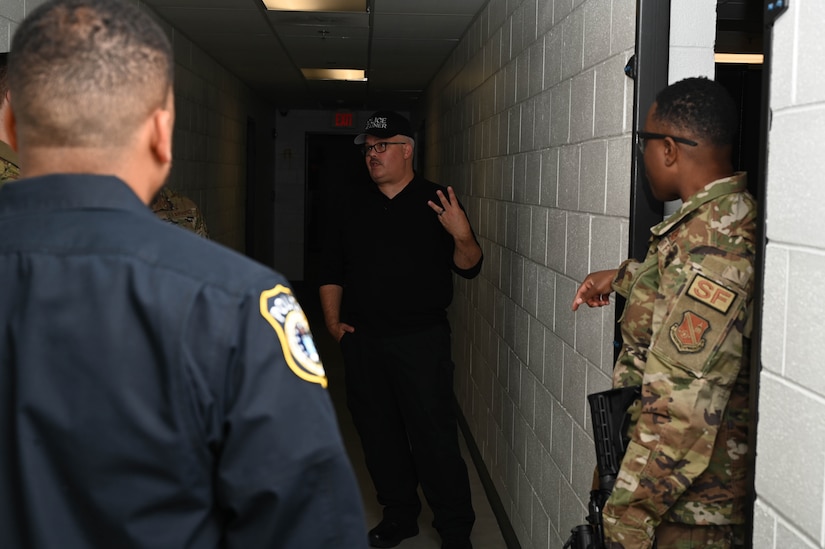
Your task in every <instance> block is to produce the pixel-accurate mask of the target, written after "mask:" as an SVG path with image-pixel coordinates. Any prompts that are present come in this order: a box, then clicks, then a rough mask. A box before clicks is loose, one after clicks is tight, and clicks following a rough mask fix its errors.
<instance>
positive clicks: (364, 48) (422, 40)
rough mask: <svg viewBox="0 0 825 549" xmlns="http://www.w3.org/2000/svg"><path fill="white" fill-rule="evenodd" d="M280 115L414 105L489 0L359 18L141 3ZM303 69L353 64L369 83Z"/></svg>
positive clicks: (379, 7) (398, 8) (218, 3)
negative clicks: (312, 75)
mask: <svg viewBox="0 0 825 549" xmlns="http://www.w3.org/2000/svg"><path fill="white" fill-rule="evenodd" d="M143 2H144V3H145V4H147V5H148V6H150V7H152V8H153V9H154V10H155V11H156V12H157V13H158V14H159V15H160V16H161V17H162V18H163V19H165V20H166V21H168V22H169V23H171V24H172V25H173V26H174V27H175V28H176V29H177V30H178V31H179V32H181V33H183V34H184V35H185V36H186V37H187V38H189V39H190V40H191V41H192V42H193V43H194V44H196V45H197V46H198V47H199V48H201V49H202V50H203V51H205V52H206V53H207V54H208V55H209V56H210V57H212V58H214V59H215V60H216V61H217V62H218V63H219V64H221V65H222V66H224V67H226V68H227V69H228V70H229V71H230V72H232V73H233V74H235V75H236V76H237V77H238V78H239V79H240V80H242V81H243V82H245V83H246V84H247V85H248V86H249V87H250V88H252V89H253V90H254V91H256V92H258V93H260V94H261V95H263V96H264V97H267V98H269V99H270V100H271V101H272V103H273V104H274V105H275V106H277V107H278V108H280V109H295V108H304V109H316V108H320V109H353V110H358V109H364V110H375V109H381V108H393V109H398V110H406V109H409V108H410V107H412V106H414V105H415V103H416V102H417V101H418V100H419V98H420V97H421V96H422V93H423V90H424V89H425V88H426V87H427V84H428V83H429V82H430V80H431V79H432V78H433V76H434V75H435V74H436V73H437V72H438V69H439V68H440V67H441V65H442V64H443V63H444V61H445V60H446V59H447V57H448V55H449V54H450V52H452V51H453V49H454V48H455V47H456V46H457V45H458V41H459V40H460V38H461V37H462V35H463V34H464V32H465V30H466V29H467V27H468V26H469V25H470V22H471V21H472V20H473V18H474V17H475V14H476V13H477V12H479V11H480V10H481V8H482V7H483V6H484V4H486V3H487V0H363V2H364V6H365V9H364V11H363V12H362V13H347V12H278V11H267V10H266V8H265V7H264V5H263V1H262V0H143ZM301 68H316V69H318V68H342V69H353V68H356V69H357V68H360V69H366V71H367V77H368V81H367V82H334V81H308V80H306V79H305V78H304V76H303V75H302V73H301V70H300V69H301Z"/></svg>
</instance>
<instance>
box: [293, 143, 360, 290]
mask: <svg viewBox="0 0 825 549" xmlns="http://www.w3.org/2000/svg"><path fill="white" fill-rule="evenodd" d="M353 139H355V135H354V134H353V135H349V134H307V136H306V150H307V155H306V158H307V167H306V179H307V180H306V187H305V188H306V200H305V202H304V203H305V212H304V213H305V215H304V220H305V222H304V243H305V244H304V246H305V249H304V280H305V283H307V284H308V285H314V283H315V280H316V278H317V271H318V258H319V255H320V253H321V245H322V242H323V238H324V236H323V235H324V234H325V233H326V231H328V230H334V227H329V226H328V224H327V220H328V219H329V215H328V214H329V212H330V211H332V209H333V208H335V207H337V205H338V204H340V200H339V197H340V196H342V193H346V192H347V189H348V188H350V186H351V185H352V184H353V183H355V182H361V183H363V182H364V181H365V180H366V179H367V178H368V177H369V174H368V173H367V167H366V164H365V163H364V157H363V155H362V154H361V151H360V150H359V149H358V147H357V146H356V145H355V144H354V143H353Z"/></svg>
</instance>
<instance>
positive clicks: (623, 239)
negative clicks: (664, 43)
mask: <svg viewBox="0 0 825 549" xmlns="http://www.w3.org/2000/svg"><path fill="white" fill-rule="evenodd" d="M635 12H636V2H635V0H578V1H575V2H574V1H572V0H521V1H518V0H515V1H514V0H509V1H507V0H491V1H490V2H489V3H488V4H487V5H486V6H485V7H484V9H483V10H482V11H481V13H479V14H478V15H477V17H476V19H475V20H474V22H473V24H472V26H471V28H470V29H469V31H468V33H467V34H466V35H465V37H464V38H463V39H462V41H461V43H460V44H459V45H458V47H457V48H456V50H455V51H454V52H453V54H452V56H451V57H450V59H449V60H448V62H447V63H446V64H445V66H444V67H443V69H442V70H441V72H440V73H439V75H438V76H437V78H436V79H435V81H434V82H433V83H432V85H431V86H430V88H429V90H428V94H427V107H426V112H425V113H424V119H425V124H426V128H427V130H426V131H427V135H428V148H427V154H426V158H427V170H426V173H427V175H428V176H429V177H430V178H432V179H433V180H435V181H438V182H439V183H442V184H450V185H453V186H454V187H455V188H456V189H457V193H458V195H459V198H460V199H461V200H462V202H463V203H464V205H465V207H466V208H467V210H468V212H469V215H470V217H471V222H472V224H473V226H474V228H475V229H476V232H477V234H478V237H479V240H480V242H481V245H482V248H483V250H484V255H485V263H484V267H483V269H482V274H481V276H480V277H479V278H478V279H476V280H473V281H463V280H459V281H458V282H457V286H456V298H455V301H454V305H453V307H452V308H451V313H450V314H451V322H452V325H453V332H454V349H453V354H454V359H455V361H456V372H457V373H456V392H457V395H458V399H459V402H460V404H461V406H462V409H463V412H464V415H465V417H466V418H467V419H468V422H469V424H470V426H471V430H472V431H473V434H474V438H475V440H476V442H477V444H478V446H479V448H480V450H481V453H482V456H483V459H484V461H485V464H486V466H487V469H488V471H489V472H490V474H491V477H492V479H493V482H494V484H495V486H496V488H497V490H498V493H499V495H500V497H501V499H502V501H503V503H504V506H505V508H506V510H507V512H508V515H509V518H510V521H511V522H512V524H513V526H514V529H515V531H516V534H517V536H518V539H519V542H520V543H521V546H522V547H524V548H536V549H539V548H540V549H545V548H549V547H556V548H557V547H561V545H562V544H563V543H564V540H565V539H566V537H567V535H568V533H569V530H570V528H572V527H573V526H575V525H577V524H581V523H582V522H583V519H584V516H585V514H586V510H585V507H586V502H587V499H588V494H589V490H590V482H591V478H592V471H593V467H594V465H595V457H594V453H593V444H592V436H591V433H590V431H591V428H590V427H589V424H590V418H589V417H588V412H587V409H586V395H587V394H588V393H591V392H596V391H600V390H604V389H607V388H609V386H610V372H611V370H612V362H613V360H612V357H613V352H612V339H613V338H612V333H613V319H614V308H613V306H610V307H605V308H602V309H594V310H586V311H584V310H581V311H579V312H578V313H576V314H574V313H573V312H572V311H571V310H570V304H571V302H572V299H573V296H574V294H575V290H576V288H577V287H578V284H579V282H580V281H581V280H582V279H583V278H584V276H585V275H586V274H587V273H588V272H590V271H592V270H598V269H606V268H613V267H615V266H617V265H618V263H619V262H620V261H621V260H622V259H624V257H626V250H627V244H626V243H627V232H628V223H627V217H628V204H629V183H630V154H631V151H632V143H631V137H630V131H631V124H632V103H633V98H632V90H633V83H632V81H631V80H630V79H628V78H627V77H626V76H625V75H624V72H623V68H624V66H625V64H626V63H627V60H628V59H629V58H630V56H631V54H632V52H633V46H634V39H635Z"/></svg>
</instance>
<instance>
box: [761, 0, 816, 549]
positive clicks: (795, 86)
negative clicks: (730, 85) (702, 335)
mask: <svg viewBox="0 0 825 549" xmlns="http://www.w3.org/2000/svg"><path fill="white" fill-rule="evenodd" d="M789 6H790V7H789V10H788V11H787V12H786V13H785V14H784V15H783V16H782V17H781V18H780V19H779V20H778V21H777V23H776V26H775V27H774V33H773V50H772V55H773V59H772V70H771V94H770V106H771V110H772V112H773V123H772V126H771V129H770V134H769V144H768V164H769V165H768V184H767V197H766V200H765V201H764V202H763V207H766V208H767V237H768V245H767V250H766V258H765V290H764V302H763V311H764V312H763V329H762V367H763V369H762V374H761V380H760V398H759V424H758V431H757V436H758V440H757V454H756V492H757V502H756V512H755V517H754V521H755V533H754V547H759V548H763V549H786V548H789V547H793V548H803V547H806V548H812V547H820V548H821V547H825V485H823V476H824V475H823V471H825V419H823V417H825V374H824V373H823V364H825V358H823V357H824V356H825V353H823V349H822V327H823V325H825V308H823V307H822V306H821V305H820V303H819V302H820V296H822V295H823V291H825V278H823V273H825V236H823V235H825V216H823V215H822V211H821V210H822V205H823V204H825V185H823V183H822V174H823V173H825V156H823V154H822V147H823V145H825V73H824V72H823V70H822V63H823V60H824V59H825V47H823V31H822V25H821V23H822V21H825V4H824V3H823V2H820V1H819V0H797V1H795V2H790V3H789Z"/></svg>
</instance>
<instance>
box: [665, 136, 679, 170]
mask: <svg viewBox="0 0 825 549" xmlns="http://www.w3.org/2000/svg"><path fill="white" fill-rule="evenodd" d="M662 143H663V144H664V146H663V147H662V154H663V155H664V159H665V166H666V167H668V168H669V167H671V166H673V165H674V164H675V163H676V162H677V161H678V160H679V147H677V146H676V142H675V141H673V139H671V138H670V137H665V138H664V139H663V140H662Z"/></svg>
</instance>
